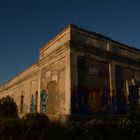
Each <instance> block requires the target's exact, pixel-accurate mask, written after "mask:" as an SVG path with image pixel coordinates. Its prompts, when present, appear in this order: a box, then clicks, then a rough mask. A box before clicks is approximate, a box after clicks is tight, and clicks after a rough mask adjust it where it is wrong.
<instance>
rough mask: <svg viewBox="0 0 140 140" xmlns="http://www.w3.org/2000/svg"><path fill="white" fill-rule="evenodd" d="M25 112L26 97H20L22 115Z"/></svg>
mask: <svg viewBox="0 0 140 140" xmlns="http://www.w3.org/2000/svg"><path fill="white" fill-rule="evenodd" d="M23 112H24V96H23V95H21V96H20V113H23Z"/></svg>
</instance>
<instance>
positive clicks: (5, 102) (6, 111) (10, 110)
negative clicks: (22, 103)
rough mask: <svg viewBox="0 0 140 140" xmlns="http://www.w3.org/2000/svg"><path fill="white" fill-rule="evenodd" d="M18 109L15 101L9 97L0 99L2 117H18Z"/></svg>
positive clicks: (0, 115)
mask: <svg viewBox="0 0 140 140" xmlns="http://www.w3.org/2000/svg"><path fill="white" fill-rule="evenodd" d="M17 116H18V109H17V105H16V103H15V102H14V100H13V99H12V98H11V97H9V96H7V97H4V98H2V99H0V117H17Z"/></svg>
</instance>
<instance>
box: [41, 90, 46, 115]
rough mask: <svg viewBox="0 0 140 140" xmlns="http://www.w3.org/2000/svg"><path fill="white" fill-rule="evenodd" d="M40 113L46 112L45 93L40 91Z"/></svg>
mask: <svg viewBox="0 0 140 140" xmlns="http://www.w3.org/2000/svg"><path fill="white" fill-rule="evenodd" d="M41 111H42V113H45V112H46V91H45V90H42V92H41Z"/></svg>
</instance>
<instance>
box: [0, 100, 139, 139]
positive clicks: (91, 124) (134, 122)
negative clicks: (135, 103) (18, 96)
mask: <svg viewBox="0 0 140 140" xmlns="http://www.w3.org/2000/svg"><path fill="white" fill-rule="evenodd" d="M8 100H10V99H8ZM6 102H7V100H6ZM10 102H11V100H10ZM7 110H8V109H7ZM0 113H1V112H0ZM2 114H4V115H6V114H5V113H2ZM12 114H15V112H14V113H11V112H10V113H9V111H8V115H9V116H11V117H3V116H4V115H1V117H0V140H53V139H54V140H119V139H120V140H121V139H123V140H140V113H138V112H135V113H134V112H133V113H131V114H130V116H129V117H119V118H118V117H115V118H114V117H110V116H108V117H107V116H103V117H100V118H98V117H93V118H91V119H90V120H88V121H84V122H82V121H69V122H67V123H65V124H59V123H53V122H50V121H49V120H48V118H47V116H45V115H44V114H39V113H32V114H27V115H26V116H25V117H23V118H18V117H17V116H16V115H12Z"/></svg>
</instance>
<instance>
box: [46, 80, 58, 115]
mask: <svg viewBox="0 0 140 140" xmlns="http://www.w3.org/2000/svg"><path fill="white" fill-rule="evenodd" d="M57 107H58V103H57V83H56V81H51V82H49V84H48V113H49V114H52V115H54V114H56V113H57Z"/></svg>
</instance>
